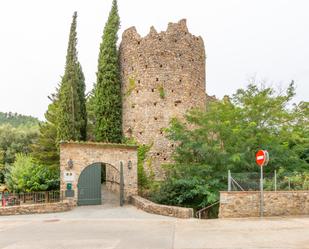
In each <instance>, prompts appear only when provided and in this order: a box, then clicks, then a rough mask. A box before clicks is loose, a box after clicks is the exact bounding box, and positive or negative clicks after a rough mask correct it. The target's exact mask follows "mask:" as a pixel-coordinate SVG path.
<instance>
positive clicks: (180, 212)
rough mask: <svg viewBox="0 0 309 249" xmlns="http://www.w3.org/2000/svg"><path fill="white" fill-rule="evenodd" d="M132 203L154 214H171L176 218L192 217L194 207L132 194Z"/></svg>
mask: <svg viewBox="0 0 309 249" xmlns="http://www.w3.org/2000/svg"><path fill="white" fill-rule="evenodd" d="M131 203H132V204H133V205H134V206H136V207H137V208H140V209H142V210H143V211H145V212H148V213H152V214H159V215H165V216H171V217H176V218H183V219H186V218H192V217H193V209H192V208H183V207H175V206H167V205H161V204H157V203H154V202H152V201H149V200H147V199H145V198H143V197H140V196H132V197H131Z"/></svg>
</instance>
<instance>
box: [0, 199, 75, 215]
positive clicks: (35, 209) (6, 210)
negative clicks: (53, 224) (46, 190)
mask: <svg viewBox="0 0 309 249" xmlns="http://www.w3.org/2000/svg"><path fill="white" fill-rule="evenodd" d="M73 207H74V203H72V202H68V201H63V202H55V203H44V204H31V205H20V206H12V207H2V208H0V215H16V214H42V213H56V212H65V211H69V210H72V209H73Z"/></svg>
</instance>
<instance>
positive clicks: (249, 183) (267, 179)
mask: <svg viewBox="0 0 309 249" xmlns="http://www.w3.org/2000/svg"><path fill="white" fill-rule="evenodd" d="M263 185H264V190H266V191H279V190H288V191H291V190H309V175H308V173H307V174H306V173H299V174H293V173H283V174H282V173H278V172H277V171H276V170H275V171H274V172H270V173H265V174H264V179H263ZM259 190H260V175H259V173H258V172H244V173H232V172H231V171H228V191H259Z"/></svg>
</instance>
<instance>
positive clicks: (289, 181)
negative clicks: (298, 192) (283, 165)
mask: <svg viewBox="0 0 309 249" xmlns="http://www.w3.org/2000/svg"><path fill="white" fill-rule="evenodd" d="M288 183H289V190H291V180H290V177H289V178H288Z"/></svg>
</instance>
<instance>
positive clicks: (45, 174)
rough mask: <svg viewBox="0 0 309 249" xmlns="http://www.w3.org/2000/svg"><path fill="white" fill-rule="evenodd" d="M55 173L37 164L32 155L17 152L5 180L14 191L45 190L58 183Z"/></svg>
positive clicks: (52, 187)
mask: <svg viewBox="0 0 309 249" xmlns="http://www.w3.org/2000/svg"><path fill="white" fill-rule="evenodd" d="M55 173H56V174H57V172H54V171H50V170H48V169H47V168H46V167H45V166H43V165H40V164H37V163H36V162H35V161H34V159H33V158H32V157H31V156H27V155H24V154H17V155H16V160H15V162H14V163H13V165H11V166H10V167H9V168H8V172H7V173H6V179H5V180H6V184H7V186H8V187H9V189H10V190H11V191H14V192H32V191H45V190H49V189H54V188H55V187H56V186H57V185H58V184H57V182H56V180H55V179H58V177H57V176H56V175H55Z"/></svg>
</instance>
